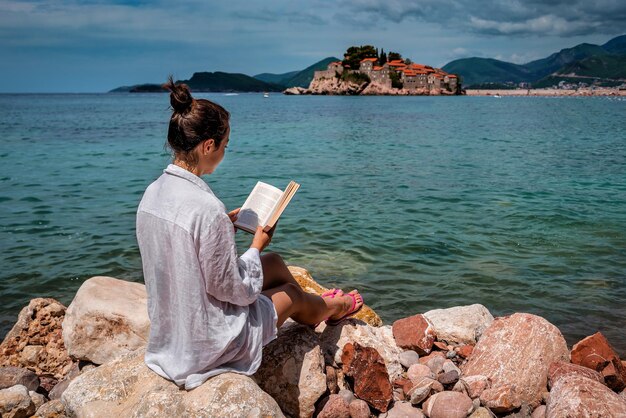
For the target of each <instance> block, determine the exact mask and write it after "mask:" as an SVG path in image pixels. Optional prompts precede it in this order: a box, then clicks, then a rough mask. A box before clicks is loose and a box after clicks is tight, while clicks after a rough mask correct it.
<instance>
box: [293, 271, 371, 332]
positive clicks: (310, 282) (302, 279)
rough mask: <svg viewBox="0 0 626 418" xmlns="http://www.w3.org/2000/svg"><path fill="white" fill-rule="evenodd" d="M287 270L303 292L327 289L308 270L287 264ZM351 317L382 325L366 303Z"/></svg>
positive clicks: (318, 291) (317, 293)
mask: <svg viewBox="0 0 626 418" xmlns="http://www.w3.org/2000/svg"><path fill="white" fill-rule="evenodd" d="M289 272H290V273H291V275H292V276H293V277H294V278H295V279H296V281H297V282H298V284H299V285H300V287H301V288H302V289H303V290H304V291H305V292H308V293H313V294H316V295H321V294H322V293H324V292H325V291H327V290H328V288H326V287H324V286H321V285H320V284H318V283H317V282H316V281H315V280H314V279H313V277H311V275H310V274H309V272H308V271H307V270H305V269H303V268H302V267H296V266H289ZM353 318H354V319H357V320H360V321H363V322H365V323H366V324H369V325H371V326H373V327H380V326H382V325H383V321H382V319H380V316H378V314H377V313H376V312H374V310H373V309H372V308H370V307H369V306H367V305H363V307H362V308H361V310H360V311H359V312H358V313H357V314H356V315H354V317H353Z"/></svg>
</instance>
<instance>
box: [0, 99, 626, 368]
mask: <svg viewBox="0 0 626 418" xmlns="http://www.w3.org/2000/svg"><path fill="white" fill-rule="evenodd" d="M519 91H520V92H526V91H525V90H519ZM515 92H517V90H514V91H504V90H502V91H498V94H499V95H501V96H507V95H510V94H514V93H515ZM557 93H561V92H555V93H554V95H559V94H557ZM472 94H474V93H472V91H471V90H468V95H472ZM484 94H485V95H488V96H491V95H493V94H494V93H493V92H489V93H486V92H485V93H484ZM621 94H623V92H622V93H621ZM197 97H205V98H209V99H210V100H214V101H215V102H218V103H219V104H221V105H223V106H224V107H225V108H226V109H227V110H228V111H229V112H230V113H231V117H232V121H231V123H232V132H231V137H230V138H231V139H230V143H229V147H228V150H227V152H226V157H225V160H224V162H223V164H222V165H221V166H220V167H219V169H218V170H217V171H216V172H215V173H214V174H213V175H211V176H208V177H206V178H205V180H206V181H207V182H208V184H209V186H210V187H211V189H212V190H213V191H214V192H215V194H216V195H217V196H219V197H220V199H221V200H223V201H224V203H225V204H226V206H227V207H228V209H233V208H236V207H239V206H241V205H242V204H243V201H244V200H245V197H246V196H247V194H248V193H249V191H250V190H252V187H253V186H254V184H256V182H257V181H264V182H267V183H270V184H273V185H276V186H277V187H280V188H284V187H285V186H286V185H287V183H288V182H289V181H290V180H291V179H294V180H295V181H297V182H298V183H300V184H301V188H300V190H299V191H298V193H297V194H296V196H295V197H294V199H293V201H292V202H291V203H290V204H289V207H288V208H287V210H286V211H285V213H284V214H283V215H282V217H281V221H280V223H279V225H278V229H277V232H276V234H275V236H274V239H273V241H272V245H271V247H270V250H276V251H278V252H280V253H281V254H282V255H283V257H284V258H285V260H286V261H287V262H288V263H290V264H293V265H297V266H301V267H304V268H306V269H307V270H308V271H310V272H311V274H312V275H313V276H314V277H315V279H316V280H317V281H319V282H320V283H321V284H323V285H324V286H327V287H335V286H339V287H342V288H344V289H352V288H358V289H359V290H360V291H361V292H362V294H363V296H364V299H365V301H366V303H367V304H368V305H369V306H371V307H372V308H374V309H375V311H376V312H377V313H378V314H379V315H380V316H381V317H382V319H383V321H384V322H385V323H391V322H392V321H394V320H396V319H399V318H402V317H404V316H406V315H407V313H417V312H426V311H428V310H430V309H437V308H446V307H451V306H458V305H468V304H474V303H480V304H482V305H484V306H485V307H487V308H488V309H489V311H490V312H491V313H492V314H493V315H494V316H500V315H507V314H510V313H513V312H527V313H532V314H536V315H540V316H542V317H544V318H546V319H547V320H548V321H550V322H551V323H553V324H555V325H556V326H558V327H559V329H560V330H561V331H562V332H563V334H564V336H565V338H566V340H567V342H568V344H570V345H571V344H572V343H574V342H576V341H578V340H580V339H581V338H583V337H586V336H588V335H591V334H593V333H595V332H596V331H601V332H602V333H603V334H604V335H605V336H606V337H607V339H608V340H609V341H610V342H611V344H613V345H614V347H615V349H616V350H617V351H618V353H619V354H620V355H621V356H622V358H623V357H624V356H625V355H626V335H625V334H624V332H623V327H624V318H625V317H626V305H625V304H624V300H626V276H625V275H624V272H625V271H626V257H625V256H624V255H625V253H624V248H626V164H625V162H626V146H625V144H626V142H625V139H626V138H625V137H624V132H625V131H626V125H625V122H624V115H625V114H626V101H623V100H621V101H620V100H615V98H614V97H565V98H563V99H562V100H559V101H558V106H557V105H555V103H556V102H555V101H554V100H551V99H546V98H544V97H518V98H517V97H516V98H515V100H494V99H493V98H491V97H471V96H470V97H467V96H465V97H459V96H456V97H402V98H396V97H386V96H372V97H327V96H285V95H281V94H271V95H270V97H269V98H265V97H263V95H262V94H239V95H224V94H219V93H211V94H202V93H199V94H198V95H197ZM168 105H169V101H168V97H167V96H166V95H163V94H67V95H66V94H42V95H37V94H28V95H20V94H17V95H13V94H12V95H9V94H3V95H0V126H1V127H2V131H3V142H2V144H1V145H0V161H1V162H2V164H0V201H1V202H2V208H3V209H2V211H0V225H2V251H1V252H0V260H1V264H2V265H3V267H4V268H3V270H2V272H1V273H0V320H1V331H2V335H4V334H5V333H6V332H7V331H8V330H9V329H10V328H11V327H12V326H13V324H14V323H15V320H16V317H17V314H18V312H19V310H20V309H21V308H22V307H23V306H25V305H27V304H28V301H29V300H30V299H32V298H34V297H45V296H49V297H54V298H56V299H58V300H60V301H61V302H62V303H64V304H66V305H67V304H69V303H70V301H71V299H72V297H73V296H74V294H75V292H76V290H77V289H78V287H79V286H80V285H81V283H82V282H83V281H84V280H86V279H87V278H89V277H92V276H96V275H107V276H113V277H117V278H121V279H126V280H131V281H137V282H141V281H142V271H141V261H140V256H139V252H138V249H137V243H136V239H135V213H136V208H137V204H138V203H139V200H140V199H141V196H142V193H143V191H144V190H145V188H146V186H147V185H148V184H150V183H151V182H152V181H153V180H154V179H155V178H157V177H158V176H159V175H160V174H161V172H162V170H163V168H165V166H166V165H167V164H168V163H169V162H170V157H169V154H168V153H167V151H166V150H165V149H164V143H165V138H166V133H167V121H168V119H169V115H170V110H169V109H168ZM237 239H238V245H239V247H240V250H243V249H245V246H246V245H247V244H249V239H250V236H249V235H248V234H243V233H241V232H240V233H238V234H237Z"/></svg>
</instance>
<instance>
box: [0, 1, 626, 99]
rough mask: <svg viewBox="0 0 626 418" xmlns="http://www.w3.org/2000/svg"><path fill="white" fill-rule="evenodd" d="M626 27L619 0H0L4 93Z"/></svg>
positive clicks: (450, 55)
mask: <svg viewBox="0 0 626 418" xmlns="http://www.w3.org/2000/svg"><path fill="white" fill-rule="evenodd" d="M624 33H626V1H624V0H593V1H590V0H543V1H541V0H530V1H519V0H417V1H410V0H341V1H330V0H307V1H303V0H264V1H250V0H248V1H242V0H221V1H212V0H193V1H175V0H174V1H172V0H170V1H149V0H140V1H125V0H82V1H74V0H66V1H58V0H25V1H21V0H0V92H3V93H14V92H77V93H78V92H105V91H109V90H111V89H113V88H115V87H119V86H122V85H133V84H140V83H162V82H164V81H165V79H166V77H167V75H168V74H173V75H174V77H175V78H176V79H188V78H190V77H191V75H192V74H193V73H194V72H196V71H226V72H237V73H244V74H248V75H255V74H259V73H264V72H270V73H285V72H289V71H294V70H301V69H304V68H306V67H308V66H309V65H311V64H313V63H315V62H317V61H319V60H321V59H323V58H326V57H329V56H335V57H338V58H341V57H342V55H343V52H344V51H345V50H346V48H347V47H349V46H351V45H366V44H370V45H374V46H376V47H378V48H383V49H384V50H385V51H396V52H400V53H401V54H402V55H403V56H405V57H408V58H411V59H412V60H413V61H414V62H419V63H423V64H428V65H432V66H437V67H440V66H443V65H445V64H446V63H448V62H449V61H451V60H454V59H458V58H466V57H471V56H477V57H488V58H497V59H501V60H505V61H510V62H515V63H525V62H529V61H532V60H534V59H539V58H543V57H546V56H548V55H550V54H551V53H553V52H557V51H559V50H560V49H562V48H568V47H572V46H575V45H577V44H579V43H582V42H589V43H595V44H603V43H605V42H606V41H608V40H609V39H611V38H613V37H615V36H618V35H622V34H624Z"/></svg>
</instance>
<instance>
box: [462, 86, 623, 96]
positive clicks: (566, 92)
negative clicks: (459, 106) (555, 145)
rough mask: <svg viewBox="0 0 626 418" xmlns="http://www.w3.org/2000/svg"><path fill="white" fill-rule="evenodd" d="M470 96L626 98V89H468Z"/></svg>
mask: <svg viewBox="0 0 626 418" xmlns="http://www.w3.org/2000/svg"><path fill="white" fill-rule="evenodd" d="M465 94H466V95H468V96H496V95H498V96H547V97H555V96H602V97H605V96H617V97H626V89H623V90H620V89H617V88H594V89H590V88H581V89H575V90H574V89H511V90H503V89H493V90H488V89H468V90H466V91H465Z"/></svg>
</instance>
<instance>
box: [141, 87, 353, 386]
mask: <svg viewBox="0 0 626 418" xmlns="http://www.w3.org/2000/svg"><path fill="white" fill-rule="evenodd" d="M165 87H166V88H167V89H168V90H169V91H170V92H171V94H170V103H171V105H172V108H173V114H172V117H171V119H170V124H169V130H168V135H167V140H168V144H169V146H170V148H171V149H172V151H173V154H174V161H173V164H170V165H169V166H168V167H167V168H166V169H165V170H164V173H163V174H162V175H161V176H160V177H159V178H158V179H157V180H156V181H155V182H154V183H152V184H151V185H150V186H149V187H148V188H147V189H146V192H145V194H144V196H143V198H142V200H141V203H140V204H139V208H138V210H137V241H138V243H139V249H140V252H141V260H142V263H143V272H144V280H145V283H146V289H147V291H148V314H149V316H150V321H151V327H150V337H149V341H148V346H147V349H146V356H145V361H146V364H147V365H148V367H150V368H151V369H152V370H154V371H155V372H156V373H158V374H159V375H161V376H163V377H164V378H167V379H170V380H173V381H174V382H176V384H178V385H180V386H184V387H185V388H186V389H192V388H194V387H197V386H199V385H200V384H202V383H203V382H204V381H205V380H206V379H208V378H209V377H211V376H214V375H216V374H219V373H223V372H227V371H233V372H238V373H243V374H247V375H251V374H253V373H254V372H256V370H257V369H258V368H259V365H260V363H261V351H262V348H263V346H264V345H266V344H267V343H269V342H270V341H272V340H273V339H274V338H276V333H277V327H280V326H281V325H282V323H283V322H284V321H285V320H286V319H287V318H289V317H291V318H293V319H294V320H296V321H298V322H300V323H302V324H310V325H314V324H317V323H319V322H321V321H323V320H324V319H328V320H329V323H333V321H334V322H336V321H339V320H341V319H344V318H346V317H348V316H350V315H352V314H354V313H355V312H356V311H358V310H359V309H360V308H361V307H362V305H363V300H362V298H361V296H360V295H359V293H358V292H356V291H353V292H350V293H348V294H344V293H343V292H341V291H340V290H334V289H333V290H332V291H329V292H327V293H325V294H324V295H323V297H320V296H316V295H311V294H308V293H305V292H303V291H302V289H301V288H300V287H299V286H298V284H297V282H296V281H295V279H294V278H293V276H292V275H291V274H290V273H289V270H288V269H287V267H286V265H285V263H284V262H283V260H282V259H281V257H280V256H278V255H276V254H267V255H264V256H260V253H261V252H262V251H263V250H264V249H265V248H266V247H267V246H268V245H269V243H270V241H271V239H272V234H273V231H270V232H264V231H263V229H262V228H258V229H257V231H256V234H255V235H254V238H253V239H252V244H251V245H250V249H249V250H247V251H246V252H245V253H244V254H243V255H242V256H241V257H238V256H237V249H236V246H235V238H234V233H235V232H234V227H233V222H234V220H235V219H236V218H237V212H238V209H237V210H234V211H232V212H230V213H227V212H226V209H225V207H224V205H223V204H222V202H221V201H220V200H219V199H218V198H217V197H216V196H215V195H214V194H213V192H212V191H211V189H210V188H209V186H208V185H207V184H206V183H205V182H204V181H203V180H202V179H201V178H200V176H202V175H204V174H211V173H213V171H215V169H216V168H217V166H218V165H219V164H220V162H221V161H222V159H223V158H224V152H225V150H226V147H227V145H228V140H229V138H228V137H229V133H230V126H229V113H228V112H227V111H226V110H225V109H224V108H222V107H221V106H219V105H217V104H215V103H212V102H210V101H208V100H204V99H200V100H195V99H193V98H192V97H191V94H190V92H189V89H188V88H187V86H185V85H175V83H174V82H173V80H172V78H171V77H170V79H169V81H168V83H167V84H165Z"/></svg>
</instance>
